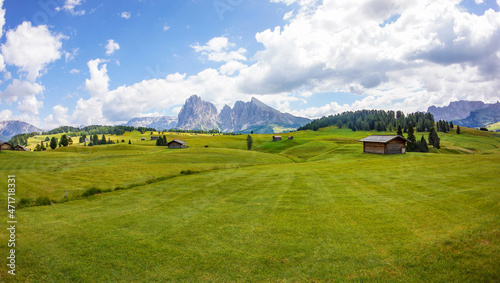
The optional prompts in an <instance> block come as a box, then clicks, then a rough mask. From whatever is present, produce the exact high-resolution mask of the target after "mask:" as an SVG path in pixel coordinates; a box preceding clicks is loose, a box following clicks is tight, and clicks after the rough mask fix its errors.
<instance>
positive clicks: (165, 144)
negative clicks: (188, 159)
mask: <svg viewBox="0 0 500 283" xmlns="http://www.w3.org/2000/svg"><path fill="white" fill-rule="evenodd" d="M167 145H168V142H167V136H165V135H163V146H167Z"/></svg>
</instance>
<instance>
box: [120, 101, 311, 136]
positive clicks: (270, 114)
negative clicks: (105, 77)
mask: <svg viewBox="0 0 500 283" xmlns="http://www.w3.org/2000/svg"><path fill="white" fill-rule="evenodd" d="M152 119H157V120H152ZM162 121H168V123H166V122H162ZM310 121H311V120H310V119H307V118H302V117H296V116H293V115H291V114H288V113H281V112H280V111H278V110H276V109H274V108H272V107H270V106H268V105H266V104H264V103H262V102H261V101H259V100H258V99H257V98H252V99H251V101H249V102H243V101H237V102H236V103H235V104H234V107H233V108H231V107H229V106H228V105H225V106H224V108H222V110H221V112H220V113H219V112H218V111H217V108H216V107H215V106H214V105H213V104H212V103H210V102H207V101H203V99H202V98H201V97H199V96H198V95H193V96H191V97H189V98H188V99H187V100H186V102H185V104H184V106H182V109H181V111H180V112H179V115H178V117H177V119H175V117H155V118H134V119H132V120H130V121H128V123H127V124H126V125H127V126H135V127H137V126H139V125H140V126H142V127H152V128H156V129H157V130H164V129H172V128H178V129H183V130H212V129H219V130H221V131H223V132H234V133H250V132H252V131H253V132H254V133H261V134H264V133H266V134H267V133H279V132H285V131H290V130H295V129H296V128H298V127H300V126H302V125H305V124H307V123H309V122H310Z"/></svg>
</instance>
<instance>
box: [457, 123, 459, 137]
mask: <svg viewBox="0 0 500 283" xmlns="http://www.w3.org/2000/svg"><path fill="white" fill-rule="evenodd" d="M457 135H460V125H457Z"/></svg>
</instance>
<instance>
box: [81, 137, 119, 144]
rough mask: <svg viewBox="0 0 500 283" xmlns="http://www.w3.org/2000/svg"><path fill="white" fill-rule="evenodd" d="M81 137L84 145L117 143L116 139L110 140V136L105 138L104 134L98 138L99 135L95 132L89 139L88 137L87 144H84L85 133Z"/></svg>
mask: <svg viewBox="0 0 500 283" xmlns="http://www.w3.org/2000/svg"><path fill="white" fill-rule="evenodd" d="M82 138H83V141H84V144H83V145H84V146H94V145H103V144H115V143H118V142H119V141H118V140H116V142H115V141H112V140H111V139H110V138H108V139H106V136H105V135H104V134H103V135H102V137H101V138H100V139H99V137H98V136H97V134H94V135H93V136H92V138H91V139H89V140H90V141H89V144H85V139H86V138H87V136H86V135H83V136H82Z"/></svg>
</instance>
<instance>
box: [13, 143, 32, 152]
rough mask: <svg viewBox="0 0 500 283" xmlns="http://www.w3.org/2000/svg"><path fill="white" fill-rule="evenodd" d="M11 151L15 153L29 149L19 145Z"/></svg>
mask: <svg viewBox="0 0 500 283" xmlns="http://www.w3.org/2000/svg"><path fill="white" fill-rule="evenodd" d="M13 150H15V151H30V150H29V149H27V148H25V147H24V146H22V145H20V144H18V145H16V146H14V148H13Z"/></svg>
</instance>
